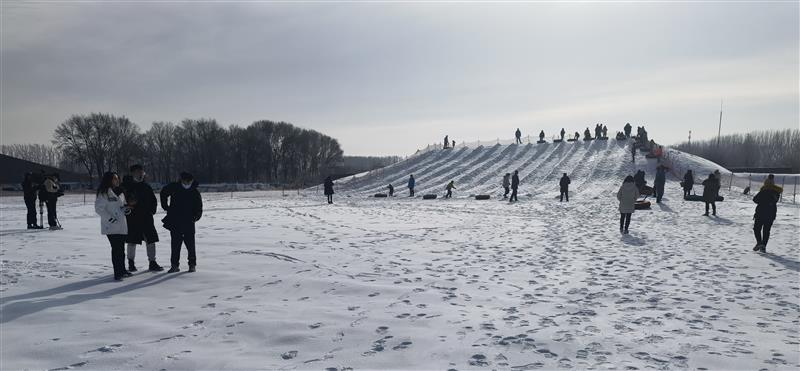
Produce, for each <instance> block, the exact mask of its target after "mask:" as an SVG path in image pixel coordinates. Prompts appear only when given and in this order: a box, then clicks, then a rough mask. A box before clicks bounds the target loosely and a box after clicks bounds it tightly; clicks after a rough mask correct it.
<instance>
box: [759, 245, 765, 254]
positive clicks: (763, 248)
mask: <svg viewBox="0 0 800 371" xmlns="http://www.w3.org/2000/svg"><path fill="white" fill-rule="evenodd" d="M758 252H767V245H761V248H760V249H758Z"/></svg>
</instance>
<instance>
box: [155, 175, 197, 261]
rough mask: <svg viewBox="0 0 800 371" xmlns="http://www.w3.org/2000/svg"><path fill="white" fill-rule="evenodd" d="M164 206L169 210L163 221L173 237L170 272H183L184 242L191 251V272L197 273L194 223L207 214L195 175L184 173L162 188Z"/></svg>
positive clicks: (162, 205)
mask: <svg viewBox="0 0 800 371" xmlns="http://www.w3.org/2000/svg"><path fill="white" fill-rule="evenodd" d="M161 208H162V209H164V210H166V211H167V216H166V217H164V219H163V220H162V221H163V222H164V228H166V229H168V230H169V232H170V238H171V240H172V241H171V242H172V243H171V245H172V255H171V257H170V263H171V265H172V267H171V268H170V270H169V272H168V273H175V272H180V269H179V268H178V266H179V263H180V257H181V246H182V245H183V244H186V250H187V251H188V253H189V272H194V271H195V266H196V265H197V255H196V254H195V239H194V233H195V227H194V224H195V223H196V222H197V221H198V220H200V217H201V216H203V199H202V197H200V191H199V190H197V181H195V180H194V177H193V176H192V174H189V173H187V172H182V173H181V175H180V179H179V180H178V181H177V182H174V183H170V184H168V185H167V186H165V187H164V188H162V189H161Z"/></svg>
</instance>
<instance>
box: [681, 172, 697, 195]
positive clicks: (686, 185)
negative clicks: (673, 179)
mask: <svg viewBox="0 0 800 371" xmlns="http://www.w3.org/2000/svg"><path fill="white" fill-rule="evenodd" d="M681 185H682V186H683V198H686V197H689V195H691V194H692V188H694V174H692V170H691V169H689V170H686V174H684V175H683V182H682V183H681Z"/></svg>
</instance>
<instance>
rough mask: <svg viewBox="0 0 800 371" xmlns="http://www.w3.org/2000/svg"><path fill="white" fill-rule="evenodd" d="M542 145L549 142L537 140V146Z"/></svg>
mask: <svg viewBox="0 0 800 371" xmlns="http://www.w3.org/2000/svg"><path fill="white" fill-rule="evenodd" d="M542 143H547V141H544V140H537V141H536V144H542Z"/></svg>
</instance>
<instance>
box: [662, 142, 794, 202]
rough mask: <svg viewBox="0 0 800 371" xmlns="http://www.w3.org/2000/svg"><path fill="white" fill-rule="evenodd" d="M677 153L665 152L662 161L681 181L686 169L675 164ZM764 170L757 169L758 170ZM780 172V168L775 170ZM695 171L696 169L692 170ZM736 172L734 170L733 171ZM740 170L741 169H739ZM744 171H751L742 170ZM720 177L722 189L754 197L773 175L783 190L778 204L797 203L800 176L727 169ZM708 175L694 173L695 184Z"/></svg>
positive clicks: (776, 183)
mask: <svg viewBox="0 0 800 371" xmlns="http://www.w3.org/2000/svg"><path fill="white" fill-rule="evenodd" d="M679 153H681V152H678V151H675V150H671V149H670V150H667V151H666V152H665V156H664V161H665V162H666V163H667V164H669V171H670V173H671V174H672V175H673V176H674V177H675V178H677V179H680V180H683V175H684V174H685V173H686V170H689V169H686V168H683V167H682V166H681V165H679V164H678V163H676V162H675V161H674V160H676V157H677V156H679ZM761 169H765V168H759V170H761ZM776 169H778V170H780V169H781V168H776ZM694 170H696V169H694ZM733 170H736V169H733ZM739 170H742V169H739ZM744 170H753V169H752V168H750V169H744ZM768 170H772V169H768ZM720 173H721V175H722V179H721V181H720V183H721V185H722V188H723V189H725V188H727V189H728V191H729V192H730V191H734V188H736V189H735V190H736V191H737V192H743V191H744V189H746V188H748V187H749V188H750V194H751V195H754V194H755V193H756V192H758V190H759V189H760V188H761V185H762V184H764V180H766V179H767V176H769V174H774V175H775V185H777V186H780V187H782V188H783V193H782V194H781V199H780V202H789V203H797V187H798V183H800V174H786V173H780V172H760V171H759V172H749V171H732V170H731V169H728V170H727V172H725V171H720ZM707 175H708V174H698V173H696V172H695V174H694V176H695V182H698V180H699V181H700V182H702V180H703V179H705V177H706V176H707Z"/></svg>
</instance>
